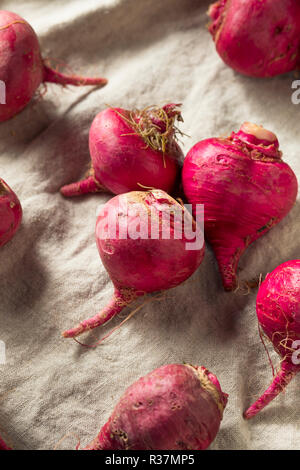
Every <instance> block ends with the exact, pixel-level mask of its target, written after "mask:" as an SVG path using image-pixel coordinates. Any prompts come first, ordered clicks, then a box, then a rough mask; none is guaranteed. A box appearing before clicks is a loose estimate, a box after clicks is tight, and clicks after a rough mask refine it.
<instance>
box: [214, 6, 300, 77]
mask: <svg viewBox="0 0 300 470" xmlns="http://www.w3.org/2000/svg"><path fill="white" fill-rule="evenodd" d="M208 14H209V16H210V18H211V24H210V26H209V31H210V33H211V34H212V36H213V39H214V41H215V44H216V49H217V51H218V53H219V55H220V56H221V58H222V59H223V61H224V62H225V63H226V64H227V65H229V66H230V67H232V68H233V69H234V70H236V71H238V72H240V73H242V74H245V75H250V76H252V77H273V76H275V75H279V74H282V73H286V72H290V71H291V70H295V69H296V68H297V67H299V65H300V2H299V0H263V1H262V0H219V1H217V2H215V3H214V4H212V5H211V7H210V9H209V12H208Z"/></svg>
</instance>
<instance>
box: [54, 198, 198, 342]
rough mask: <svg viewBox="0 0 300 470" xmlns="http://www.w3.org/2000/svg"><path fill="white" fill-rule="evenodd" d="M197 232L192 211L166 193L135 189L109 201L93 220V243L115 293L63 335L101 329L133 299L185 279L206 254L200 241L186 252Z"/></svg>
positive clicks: (175, 284) (164, 288)
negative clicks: (94, 232)
mask: <svg viewBox="0 0 300 470" xmlns="http://www.w3.org/2000/svg"><path fill="white" fill-rule="evenodd" d="M108 225H109V227H111V228H112V229H113V228H114V227H115V233H113V231H112V230H111V229H110V228H108ZM166 226H167V227H169V229H166ZM190 228H191V229H192V230H191V231H190V235H189V234H187V230H188V229H190ZM197 233H198V229H197V227H196V223H195V221H194V220H193V218H192V216H191V215H190V213H189V212H188V211H187V210H186V209H185V208H184V207H183V206H181V205H180V204H179V203H178V202H177V201H175V200H174V199H173V198H171V197H170V196H169V195H168V194H166V193H165V192H164V191H160V190H153V191H148V192H142V191H133V192H131V193H126V194H122V195H119V196H115V197H114V198H113V199H111V200H110V201H109V202H107V203H106V204H105V206H104V207H103V208H102V210H101V212H100V214H99V216H98V219H97V225H96V242H97V247H98V250H99V254H100V257H101V260H102V262H103V264H104V267H105V268H106V270H107V272H108V274H109V276H110V278H111V280H112V282H113V284H114V287H115V292H114V295H113V298H112V300H111V301H110V303H109V304H108V305H107V307H105V308H104V309H103V311H101V312H100V313H99V314H98V315H96V316H95V317H93V318H91V319H89V320H85V321H83V322H81V323H80V324H79V325H78V326H77V327H75V328H72V329H71V330H68V331H65V332H64V333H63V336H64V337H65V338H72V337H75V336H78V335H80V334H81V333H83V332H85V331H88V330H90V329H92V328H96V327H97V326H100V325H103V324H104V323H106V322H107V321H108V320H110V319H111V318H112V317H113V316H115V315H117V314H118V313H120V312H121V311H122V310H123V309H124V308H125V307H126V306H127V305H129V304H130V303H131V302H133V300H135V299H136V298H137V297H139V296H142V295H144V294H146V293H150V292H155V291H160V290H166V289H170V288H172V287H175V286H178V285H179V284H181V283H182V282H183V281H185V280H186V279H188V278H189V277H190V276H191V275H192V274H193V273H194V272H195V271H196V269H197V268H198V266H199V265H200V263H201V262H202V259H203V256H204V246H203V241H202V239H201V240H200V237H198V241H199V242H200V243H198V244H197V243H196V245H194V246H193V247H192V249H189V244H190V243H193V242H197Z"/></svg>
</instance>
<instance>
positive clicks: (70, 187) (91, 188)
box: [60, 176, 108, 197]
mask: <svg viewBox="0 0 300 470" xmlns="http://www.w3.org/2000/svg"><path fill="white" fill-rule="evenodd" d="M60 192H61V194H62V195H63V196H65V197H74V196H81V195H83V194H89V193H102V192H108V190H107V189H106V188H105V187H104V186H102V185H101V184H100V183H98V182H97V181H96V180H95V177H94V176H88V177H87V178H86V179H84V180H81V181H77V183H71V184H67V185H66V186H63V187H62V188H61V189H60Z"/></svg>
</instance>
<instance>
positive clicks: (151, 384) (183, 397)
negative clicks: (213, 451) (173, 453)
mask: <svg viewBox="0 0 300 470" xmlns="http://www.w3.org/2000/svg"><path fill="white" fill-rule="evenodd" d="M227 398H228V395H226V394H225V393H223V392H222V390H221V387H220V384H219V382H218V379H217V378H216V377H215V376H214V375H213V374H212V373H210V372H209V371H208V370H207V369H205V367H199V366H190V365H187V364H186V365H181V364H171V365H167V366H163V367H160V368H159V369H156V370H154V371H153V372H151V373H150V374H148V375H146V376H145V377H142V378H140V379H139V380H138V381H137V382H135V383H134V384H133V385H131V387H129V388H128V389H127V390H126V392H125V393H124V395H123V396H122V397H121V399H120V401H119V403H118V404H117V406H116V407H115V409H114V411H113V413H112V415H111V417H110V418H109V420H108V421H107V423H106V424H105V425H104V426H103V428H102V429H101V431H100V433H99V435H98V436H97V437H96V439H95V440H94V441H93V442H92V443H91V444H90V445H89V446H88V447H87V448H86V449H85V450H204V449H206V448H207V447H208V446H209V445H210V444H211V443H212V441H213V440H214V439H215V437H216V435H217V433H218V431H219V428H220V423H221V420H222V417H223V411H224V408H225V406H226V404H227Z"/></svg>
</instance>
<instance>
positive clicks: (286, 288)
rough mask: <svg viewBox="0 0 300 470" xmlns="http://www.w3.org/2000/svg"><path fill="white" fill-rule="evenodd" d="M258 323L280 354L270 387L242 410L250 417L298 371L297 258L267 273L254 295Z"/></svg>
mask: <svg viewBox="0 0 300 470" xmlns="http://www.w3.org/2000/svg"><path fill="white" fill-rule="evenodd" d="M256 311H257V318H258V321H259V324H260V326H261V328H262V329H263V331H264V332H265V334H266V335H267V336H268V338H269V339H270V341H271V342H272V343H273V346H274V349H275V350H276V352H277V353H278V354H279V356H280V357H281V367H280V370H279V372H278V374H277V375H276V377H275V378H274V380H273V382H272V384H271V385H270V387H269V388H268V389H267V390H266V391H265V393H264V394H263V395H262V396H261V397H260V398H259V399H258V400H257V401H256V402H255V403H254V404H253V405H252V406H250V408H249V409H248V410H247V411H246V412H245V413H244V417H245V418H246V419H250V418H253V416H255V415H257V414H258V413H259V412H260V411H261V410H262V409H263V408H265V406H267V405H268V404H269V403H270V402H271V401H272V400H274V398H276V397H277V395H278V394H279V393H281V392H282V391H283V390H284V389H285V387H286V386H287V385H288V384H289V382H290V381H291V380H292V378H293V377H295V375H296V374H297V373H298V372H299V371H300V260H299V259H297V260H293V261H288V262H286V263H283V264H281V265H280V266H278V268H276V269H275V270H274V271H273V272H272V273H271V274H268V276H267V277H266V279H265V280H264V282H263V283H262V284H261V286H260V289H259V291H258V295H257V302H256Z"/></svg>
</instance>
